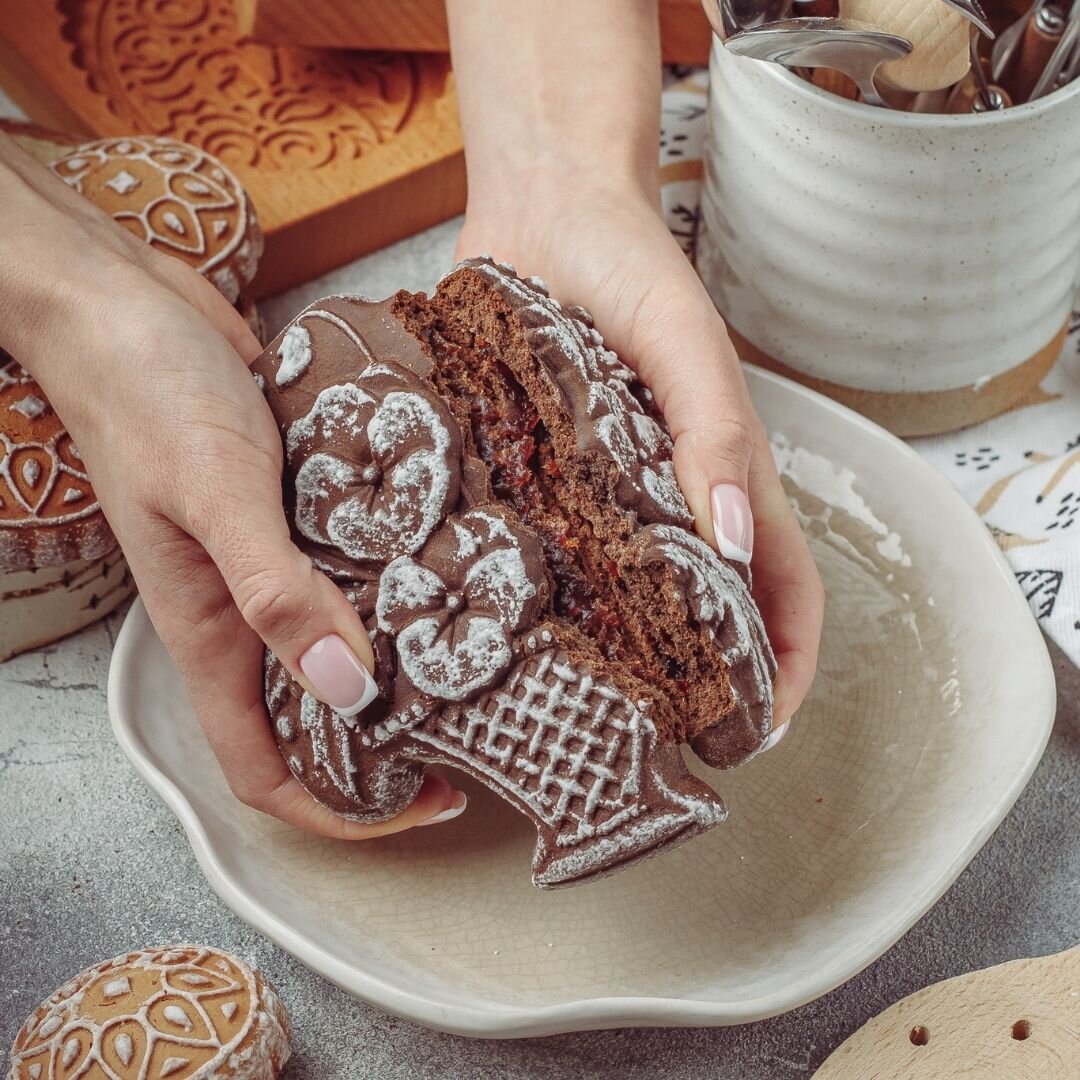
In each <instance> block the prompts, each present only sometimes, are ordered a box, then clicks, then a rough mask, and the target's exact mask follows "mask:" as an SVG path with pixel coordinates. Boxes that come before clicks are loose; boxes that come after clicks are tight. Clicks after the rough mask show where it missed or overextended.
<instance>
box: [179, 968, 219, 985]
mask: <svg viewBox="0 0 1080 1080" xmlns="http://www.w3.org/2000/svg"><path fill="white" fill-rule="evenodd" d="M180 981H181V982H182V983H186V984H187V985H188V986H212V985H213V979H210V978H208V977H207V976H206V975H200V974H198V972H195V971H185V972H184V974H183V975H181V976H180Z"/></svg>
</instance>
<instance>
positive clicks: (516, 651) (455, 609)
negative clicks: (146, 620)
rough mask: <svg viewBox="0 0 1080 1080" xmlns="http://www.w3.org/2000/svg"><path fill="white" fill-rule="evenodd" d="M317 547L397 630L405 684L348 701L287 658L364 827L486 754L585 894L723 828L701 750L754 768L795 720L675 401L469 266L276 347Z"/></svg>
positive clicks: (306, 756)
mask: <svg viewBox="0 0 1080 1080" xmlns="http://www.w3.org/2000/svg"><path fill="white" fill-rule="evenodd" d="M254 370H255V372H256V377H257V379H258V380H259V382H260V384H261V385H262V386H263V388H264V391H265V393H266V396H267V400H268V401H269V403H270V406H271V409H272V411H273V413H274V415H275V417H276V419H277V421H278V423H279V426H280V428H281V432H282V437H283V441H284V444H285V456H286V468H285V476H284V496H285V502H286V506H287V511H288V514H289V517H290V521H291V524H292V528H293V533H294V536H295V538H296V541H297V543H298V544H299V545H300V546H301V547H302V548H303V549H304V550H305V551H307V552H308V553H309V554H310V555H311V557H312V559H313V560H314V561H315V564H316V565H317V566H318V567H320V568H321V569H322V570H324V571H325V572H326V573H328V574H329V575H330V576H332V577H333V578H334V579H335V580H336V581H337V582H338V583H339V584H340V585H341V587H342V588H343V589H344V590H345V593H346V595H347V596H348V597H349V599H350V601H351V602H352V603H353V604H354V606H355V607H356V609H357V611H358V612H359V613H360V615H361V616H362V618H363V619H364V621H365V624H366V625H367V627H368V630H369V632H370V633H371V635H372V640H373V645H374V648H375V652H376V657H377V671H376V677H377V678H378V680H379V684H380V689H381V691H382V693H381V699H380V700H379V701H378V702H376V703H375V704H373V705H372V706H371V707H369V709H368V710H366V711H365V712H364V713H363V714H362V715H361V716H359V717H344V716H341V715H339V714H337V713H336V712H334V710H332V709H331V708H329V707H328V706H325V705H322V704H320V703H319V702H318V701H317V700H315V699H314V698H312V697H310V696H309V695H307V694H306V693H305V692H304V690H303V689H302V687H300V686H299V684H297V683H296V682H295V681H294V680H293V679H292V678H291V676H290V675H289V673H288V672H287V671H286V670H285V668H284V667H283V666H282V665H281V664H280V663H279V662H278V661H277V660H276V658H274V657H273V656H272V655H268V657H267V670H266V692H267V703H268V707H269V710H270V713H271V716H272V718H273V722H274V730H275V735H276V738H277V740H278V743H279V746H280V747H281V750H282V753H283V754H284V755H285V758H286V760H287V762H288V764H289V768H290V769H291V771H292V772H293V774H294V775H295V776H296V777H297V778H298V779H299V780H300V782H301V783H302V784H303V785H304V786H305V787H306V788H307V789H308V791H310V792H311V793H312V794H313V795H314V796H315V797H316V798H318V799H320V800H321V801H322V802H324V803H325V804H327V805H328V806H330V807H332V808H333V809H334V810H335V811H336V812H338V813H340V814H342V815H344V816H346V817H350V818H352V819H355V820H358V821H378V820H384V819H386V818H387V817H390V816H392V815H393V814H396V813H399V812H400V811H401V810H402V809H404V808H405V807H406V806H407V805H408V803H409V802H410V800H411V799H412V798H413V797H414V796H415V794H416V791H417V789H418V787H419V785H420V782H421V779H422V772H423V767H424V765H425V763H441V764H449V765H452V766H454V767H456V768H459V769H462V770H463V771H465V772H468V773H470V774H472V775H473V776H475V777H476V778H478V779H479V780H480V781H482V782H483V783H485V784H487V785H488V786H490V787H491V788H492V789H494V790H495V791H497V792H498V793H499V794H500V795H502V796H503V797H505V798H507V799H508V800H509V801H510V802H511V803H513V804H514V805H515V806H516V807H517V808H518V809H519V810H521V811H522V812H524V813H526V814H527V815H529V817H530V818H531V819H532V820H533V822H534V823H535V824H536V827H537V831H538V844H537V849H536V854H535V858H534V864H533V870H534V881H535V882H536V883H537V884H538V885H541V886H556V885H565V884H571V883H574V882H577V881H581V880H585V879H588V878H592V877H596V876H598V875H600V874H604V873H608V872H611V871H613V870H616V869H618V868H620V867H622V866H624V865H626V864H627V863H629V862H632V861H633V860H635V859H638V858H641V857H643V856H646V855H650V854H654V853H656V852H657V851H660V850H662V849H664V848H666V847H668V846H671V845H672V844H675V843H678V842H681V841H682V840H685V839H687V838H688V837H690V836H693V835H695V834H697V833H700V832H701V831H703V830H704V829H707V828H710V827H711V826H713V825H715V824H716V823H717V822H719V821H720V820H722V819H723V817H724V815H725V810H724V807H723V804H722V802H721V801H720V799H719V798H718V797H717V796H716V794H715V793H714V792H713V791H712V790H711V789H710V788H709V787H707V786H706V785H705V784H703V783H702V782H701V781H699V780H698V779H696V778H695V777H694V776H693V775H692V774H691V773H690V772H689V771H688V770H687V768H686V766H685V764H684V762H683V760H682V757H681V756H680V751H679V745H680V743H683V742H689V743H690V744H691V745H692V746H693V747H694V749H695V750H696V751H697V753H698V754H699V755H700V756H701V757H702V758H703V759H704V760H705V761H706V762H708V763H709V764H711V765H715V766H718V767H723V768H729V767H732V766H734V765H737V764H739V763H741V762H743V761H745V760H747V759H748V758H749V757H751V756H752V755H753V754H754V753H756V752H757V750H758V749H760V747H761V746H762V744H763V742H764V740H765V739H766V738H767V736H768V734H769V731H770V728H771V721H772V679H773V677H774V675H775V671H776V665H775V660H774V659H773V654H772V651H771V649H770V647H769V643H768V640H767V638H766V635H765V631H764V628H763V626H762V623H761V619H760V616H759V614H758V611H757V608H756V607H755V605H754V602H753V600H752V599H751V597H750V582H749V573H748V571H747V570H746V568H745V567H743V566H739V565H734V564H730V563H728V562H726V561H725V560H723V559H722V558H720V557H719V556H718V555H717V553H716V552H715V551H714V550H713V549H712V548H711V547H709V546H708V545H707V544H705V543H704V542H703V541H702V540H701V539H700V538H699V537H698V536H697V535H696V534H695V533H693V532H692V531H691V530H692V527H693V522H692V518H691V515H690V511H689V509H688V507H687V505H686V502H685V500H684V499H683V497H682V494H681V492H680V491H679V488H678V485H677V483H676V482H675V475H674V469H673V467H672V461H671V449H672V447H671V441H670V439H669V437H668V435H667V432H666V430H665V429H664V426H663V424H662V422H661V420H660V418H659V416H658V415H657V413H656V411H655V409H654V408H653V405H652V401H651V397H650V396H649V394H648V392H647V391H646V390H645V389H644V387H642V386H641V385H640V384H639V383H638V382H637V381H636V379H635V378H634V376H633V374H632V373H631V372H630V371H629V370H628V369H627V368H626V367H625V366H624V365H623V364H622V363H621V362H620V361H619V359H618V357H616V356H615V354H614V353H612V352H610V351H609V350H608V349H606V348H605V347H604V345H603V341H602V339H601V338H600V335H599V334H598V333H597V332H596V330H595V328H594V326H593V324H592V321H591V319H590V318H589V317H588V315H587V314H586V313H585V312H583V311H580V310H578V309H575V310H565V309H563V308H562V307H561V306H560V305H559V304H558V302H557V301H555V300H553V299H552V298H551V297H550V296H548V294H547V291H546V288H545V287H544V286H543V284H542V283H541V282H538V281H536V280H534V279H528V280H523V279H521V278H519V277H518V276H517V275H516V274H515V273H514V272H513V270H512V268H510V267H507V266H502V265H499V264H496V263H493V262H492V261H491V260H486V259H480V260H469V261H467V262H466V263H464V264H463V265H462V266H461V267H459V268H458V269H457V270H455V271H454V272H453V273H451V274H450V275H449V276H448V277H447V278H446V279H444V281H443V282H442V283H441V284H440V286H439V288H438V291H437V292H436V294H435V295H434V296H433V297H431V298H429V297H426V296H423V295H409V294H406V293H401V294H399V295H398V296H397V297H395V298H394V299H393V300H391V301H383V302H381V303H374V302H372V301H366V300H362V299H358V298H349V297H332V298H329V299H327V300H324V301H321V302H319V303H317V304H315V305H313V306H312V307H310V308H308V309H307V310H306V311H304V312H302V313H301V314H300V315H299V316H298V317H297V318H296V319H294V320H293V321H292V323H290V324H289V326H287V327H286V328H285V330H284V331H283V332H282V333H281V334H280V335H279V336H278V337H277V339H276V340H275V341H274V342H273V343H272V344H271V345H270V346H269V347H268V348H267V349H266V351H265V352H264V353H263V354H262V356H261V357H260V358H259V359H258V360H257V361H256V362H255V365H254Z"/></svg>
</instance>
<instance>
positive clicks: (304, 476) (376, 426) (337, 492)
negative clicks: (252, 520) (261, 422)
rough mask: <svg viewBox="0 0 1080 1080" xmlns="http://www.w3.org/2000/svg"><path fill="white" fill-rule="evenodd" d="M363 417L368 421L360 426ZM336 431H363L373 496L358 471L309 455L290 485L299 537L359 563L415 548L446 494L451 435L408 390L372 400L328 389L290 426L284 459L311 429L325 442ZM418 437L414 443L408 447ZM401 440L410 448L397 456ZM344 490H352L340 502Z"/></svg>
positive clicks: (356, 391)
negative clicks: (377, 473) (374, 480)
mask: <svg viewBox="0 0 1080 1080" xmlns="http://www.w3.org/2000/svg"><path fill="white" fill-rule="evenodd" d="M365 417H370V419H368V420H367V423H366V425H364V418H365ZM341 429H343V430H344V431H346V432H357V431H360V430H366V434H367V437H368V442H369V444H370V447H371V453H372V456H373V457H374V458H375V460H376V461H377V462H380V463H381V464H382V469H381V473H382V476H381V485H380V487H379V488H378V494H377V495H376V496H374V497H373V495H372V491H373V489H372V487H371V486H370V485H366V484H364V481H363V470H362V469H357V468H355V467H354V466H353V465H351V464H348V463H347V462H344V461H342V460H341V459H340V458H338V457H335V456H334V455H332V454H328V453H317V454H312V455H311V457H309V458H308V459H307V460H306V461H304V463H303V464H302V465H301V466H300V468H299V469H298V470H297V472H296V476H295V481H294V482H295V488H296V518H295V520H296V525H297V527H298V528H299V530H300V532H301V533H302V534H303V535H304V536H306V537H308V539H310V540H315V541H318V542H319V543H323V544H329V545H331V546H333V547H336V548H337V549H338V550H340V551H341V552H343V553H344V554H345V555H347V556H348V557H349V558H351V559H353V560H356V561H358V562H359V561H366V560H380V559H386V558H391V557H393V556H394V555H396V554H401V553H411V552H413V551H416V550H417V549H418V548H420V547H421V546H422V545H423V543H424V542H425V541H426V540H427V538H428V537H429V536H430V535H431V533H432V531H433V530H434V528H435V526H436V525H437V524H438V523H439V520H440V518H441V517H442V514H443V511H444V507H445V505H446V499H447V496H448V494H449V491H450V484H451V476H450V471H449V469H448V468H447V465H446V452H447V450H448V449H449V448H450V432H449V431H448V430H447V428H446V426H445V424H444V423H443V421H442V419H441V418H440V416H439V414H438V413H437V412H436V410H435V408H434V407H433V406H432V404H431V403H430V402H429V401H428V400H427V399H426V398H424V397H423V396H422V395H420V394H417V393H413V392H411V391H404V390H398V391H391V392H389V393H387V394H386V396H385V397H384V398H383V400H382V402H381V403H377V402H376V401H375V400H374V398H372V397H371V396H370V395H369V394H367V393H366V392H365V391H364V390H363V389H361V388H360V387H358V386H354V385H352V384H346V385H344V386H331V387H328V388H327V389H325V390H323V391H322V392H321V393H320V394H319V396H318V397H317V398H316V400H315V404H314V405H313V406H312V408H311V411H310V412H309V413H308V414H307V415H306V416H304V417H301V418H300V419H299V420H297V421H296V422H295V423H294V424H293V425H292V427H291V428H290V429H289V433H288V436H287V439H286V446H287V452H288V454H289V458H290V460H291V461H294V460H295V457H296V455H297V451H298V448H299V446H300V445H301V444H302V443H303V442H304V441H305V440H307V439H309V438H312V437H313V436H314V435H315V434H316V432H318V433H319V434H320V435H322V437H323V438H326V439H330V438H332V437H333V436H334V433H335V432H337V431H338V430H341ZM417 437H419V440H420V442H421V445H415V443H416V442H417ZM407 442H408V443H412V444H413V448H412V450H411V452H410V453H408V454H406V455H405V456H403V457H400V458H398V457H397V455H398V453H399V451H400V449H401V447H402V445H403V444H406V443H407ZM423 444H426V445H423ZM351 489H359V490H358V491H357V493H356V494H349V495H346V496H345V497H344V498H342V497H341V496H342V494H343V493H345V492H346V491H349V490H351ZM327 503H330V504H331V508H330V511H329V514H328V516H327V521H326V526H325V529H323V528H322V527H321V526H320V524H319V520H318V518H319V511H320V510H322V509H325V507H326V505H327Z"/></svg>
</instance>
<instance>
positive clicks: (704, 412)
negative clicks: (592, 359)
mask: <svg viewBox="0 0 1080 1080" xmlns="http://www.w3.org/2000/svg"><path fill="white" fill-rule="evenodd" d="M663 350H664V354H665V355H664V356H663V357H646V356H642V357H641V358H640V361H639V364H640V369H641V370H642V371H644V372H647V373H648V377H649V383H650V386H651V388H652V391H653V394H654V395H655V398H656V401H657V404H658V405H659V406H660V409H661V411H662V412H663V414H664V418H665V420H666V422H667V425H668V428H669V430H670V431H671V437H672V439H673V440H674V443H675V450H674V463H675V474H676V476H677V477H678V480H679V486H680V487H681V488H682V490H683V493H684V494H685V496H686V501H687V502H688V503H689V505H690V510H691V512H692V513H693V515H694V520H695V522H696V524H697V529H698V532H699V533H700V534H701V536H702V538H703V539H704V540H706V541H708V542H710V543H714V544H715V546H716V547H717V549H718V550H719V552H720V554H721V555H723V556H724V557H725V558H727V559H730V560H732V561H733V562H742V563H748V562H749V561H750V556H751V554H752V552H753V549H754V518H753V514H752V512H751V509H750V500H749V499H748V497H747V490H748V483H749V473H750V460H751V456H752V454H753V447H754V425H755V424H756V422H757V421H756V418H755V414H754V412H753V408H752V406H751V404H750V398H749V394H748V393H747V390H746V384H745V382H744V380H743V376H742V371H741V369H740V367H739V361H738V358H737V356H736V354H735V350H734V348H733V347H732V345H731V342H730V340H729V339H728V336H727V331H726V329H725V328H724V324H723V322H722V320H721V319H720V317H719V316H718V315H716V314H715V313H714V312H711V311H707V312H705V313H704V314H702V315H701V316H699V317H698V318H696V319H694V320H689V319H687V320H685V321H682V322H681V323H680V325H679V329H678V333H677V334H673V335H671V336H668V335H665V337H664V344H663Z"/></svg>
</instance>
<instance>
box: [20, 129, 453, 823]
mask: <svg viewBox="0 0 1080 1080" xmlns="http://www.w3.org/2000/svg"><path fill="white" fill-rule="evenodd" d="M0 140H3V137H2V136H0ZM0 204H2V205H3V206H4V207H5V212H6V218H7V224H6V225H5V229H4V233H3V236H2V238H0V301H2V306H3V309H4V312H5V318H4V321H3V325H2V326H0V346H2V347H4V348H6V349H7V350H8V351H9V352H11V353H12V354H13V355H14V356H16V357H17V358H18V359H19V360H20V362H21V363H23V364H24V365H25V366H26V368H27V369H28V370H29V371H30V372H31V374H33V375H34V377H35V378H36V379H37V380H38V382H39V383H40V384H41V385H42V387H43V389H44V390H45V392H46V394H47V395H48V397H49V399H50V401H51V402H52V404H53V407H54V408H55V409H56V410H57V412H58V414H59V415H60V416H61V417H63V419H64V422H65V424H66V426H67V428H68V430H69V431H70V432H71V434H72V437H73V438H74V439H75V442H76V444H77V445H78V447H79V450H80V453H81V455H82V457H83V460H84V461H85V463H86V465H87V469H88V471H89V474H90V477H91V479H92V481H93V484H94V488H95V490H96V492H97V494H98V497H99V499H100V501H101V506H102V508H103V509H104V511H105V515H106V517H107V518H108V521H109V524H110V525H111V526H112V529H113V531H114V532H115V534H116V536H117V538H118V540H119V541H120V544H121V546H122V547H123V550H124V553H125V555H126V557H127V561H128V563H129V565H130V567H131V570H132V573H133V574H134V576H135V580H136V582H137V583H138V586H139V592H140V594H141V596H142V598H143V601H144V603H145V604H146V608H147V611H148V612H149V614H150V617H151V619H152V620H153V622H154V626H155V627H156V629H157V631H158V633H159V635H160V636H161V639H162V641H163V642H164V643H165V645H166V647H167V648H168V650H169V652H170V654H171V655H172V657H173V659H174V660H175V662H176V664H177V667H178V668H179V669H180V672H181V674H182V675H183V678H184V682H185V684H186V686H187V690H188V693H189V695H190V697H191V701H192V703H193V705H194V706H195V710H196V712H197V713H198V716H199V720H200V722H201V724H202V727H203V730H204V731H205V733H206V737H207V739H208V740H209V742H210V745H211V746H212V748H213V750H214V752H215V754H216V755H217V758H218V761H219V762H220V764H221V767H222V769H223V771H224V773H225V777H226V779H227V781H228V783H229V786H230V787H231V788H232V790H233V792H234V793H235V794H236V796H237V797H238V798H239V799H240V800H242V801H243V802H245V803H247V804H248V805H249V806H252V807H255V808H256V809H258V810H262V811H264V812H266V813H268V814H272V815H274V816H275V817H278V818H281V819H282V820H283V821H287V822H289V823H291V824H293V825H296V826H299V827H300V828H303V829H307V830H309V831H311V832H316V833H322V834H324V835H327V836H333V837H339V838H344V839H364V838H367V837H372V836H380V835H383V834H386V833H391V832H398V831H400V830H402V829H406V828H409V827H410V826H413V825H418V824H424V823H427V822H430V821H431V820H432V819H433V818H434V817H435V816H436V815H439V814H443V813H446V812H448V811H453V810H456V809H457V808H458V807H463V806H464V802H463V799H464V796H461V795H460V794H459V793H455V792H454V791H452V790H451V788H450V785H449V784H448V783H447V782H446V781H445V780H443V779H441V778H439V777H435V776H429V777H428V779H427V780H426V781H425V783H424V786H423V787H422V788H421V790H420V793H419V795H418V796H417V798H416V800H415V801H414V802H413V804H412V805H411V806H410V807H409V808H408V809H407V810H406V811H405V812H404V813H403V814H401V815H400V816H399V817H397V818H395V819H394V820H392V821H388V822H384V823H381V824H378V825H360V824H355V823H352V822H349V821H346V820H345V819H343V818H340V817H338V816H336V815H335V814H333V813H332V812H331V811H330V810H328V809H327V808H325V807H323V806H321V805H320V804H318V803H317V802H316V801H315V800H314V799H313V798H312V797H311V796H310V795H308V794H307V792H305V791H304V789H303V788H302V787H301V786H300V784H299V783H298V782H297V781H296V780H295V779H293V778H292V776H291V775H290V773H289V771H288V769H287V768H286V766H285V763H284V761H283V760H282V757H281V755H280V754H279V752H278V750H277V747H276V745H275V743H274V739H273V736H272V734H271V731H270V722H269V718H268V716H267V713H266V708H265V705H264V701H263V674H262V672H263V644H264V642H265V644H266V645H269V646H270V648H271V649H273V651H274V652H275V653H276V654H277V656H278V657H279V658H280V659H281V660H282V662H283V663H284V664H285V665H286V667H288V668H289V670H290V671H291V672H292V674H293V675H294V676H295V677H296V678H297V679H299V680H300V681H301V682H302V683H303V684H304V686H305V687H306V688H307V689H308V690H310V691H311V692H313V693H314V694H315V695H316V696H317V697H318V698H320V699H321V700H323V701H325V702H328V703H329V704H331V705H334V706H335V707H337V708H339V709H342V710H348V709H355V708H356V707H357V706H359V705H362V704H364V703H366V702H367V701H370V700H371V698H372V697H373V696H374V693H375V689H374V680H373V679H372V678H371V676H370V674H368V672H369V671H370V670H372V668H373V665H374V660H373V656H372V652H371V646H370V643H369V642H368V638H367V634H366V632H365V630H364V626H363V623H362V622H361V620H360V618H359V616H358V615H357V614H356V612H355V611H354V610H353V608H352V606H351V605H350V604H349V603H348V601H347V600H346V599H345V597H344V596H343V595H342V594H341V592H340V591H339V590H338V589H337V588H336V586H334V585H333V584H332V583H331V582H330V581H329V579H327V578H326V577H325V576H324V575H323V574H321V573H320V572H318V571H317V570H315V569H314V567H313V566H312V564H311V561H310V560H309V559H308V558H307V557H306V556H305V555H303V554H302V553H301V552H300V551H299V550H298V549H297V548H296V547H295V546H294V545H293V543H292V541H291V539H290V536H289V529H288V525H287V523H286V519H285V514H284V512H283V509H282V504H281V479H280V476H281V465H282V451H281V440H280V437H279V435H278V431H277V427H276V425H275V423H274V420H273V417H272V416H271V414H270V410H269V408H268V407H267V405H266V402H265V401H264V400H263V398H262V395H261V394H260V392H259V390H258V388H257V386H256V385H255V381H254V379H253V378H252V376H251V374H250V372H249V371H248V368H247V364H248V363H250V361H251V360H252V359H254V357H255V356H257V355H258V353H259V351H260V345H259V343H258V341H257V340H256V339H255V337H254V335H253V334H252V333H251V331H250V330H249V329H248V327H247V326H246V324H245V323H244V321H243V319H242V318H241V317H240V316H239V315H238V314H237V313H236V311H234V310H233V308H232V307H231V306H230V305H229V303H228V302H227V301H226V300H225V299H224V298H223V297H222V296H221V295H220V294H219V293H218V292H217V291H216V290H215V289H214V288H213V287H212V286H211V285H209V284H208V283H207V282H206V281H205V280H203V279H202V278H201V277H200V276H199V275H198V274H197V273H196V272H195V271H193V270H192V269H190V268H189V267H188V266H187V265H185V264H184V263H182V262H180V261H179V260H177V259H173V258H170V257H169V256H165V255H161V254H158V253H157V252H155V251H154V250H153V249H151V248H150V247H149V246H147V245H146V244H143V243H142V242H140V241H139V240H137V239H136V238H135V237H133V236H131V235H130V234H129V233H127V232H126V231H125V230H123V229H122V228H120V227H119V226H118V225H116V224H115V223H114V222H113V221H112V220H111V219H110V218H108V217H107V216H106V215H104V214H102V213H100V212H99V211H97V210H96V209H95V208H94V207H93V206H91V205H90V204H89V203H88V202H86V201H85V200H84V199H82V198H81V197H80V196H78V195H76V194H75V193H73V192H71V191H70V190H69V189H68V188H67V187H66V185H64V184H63V183H62V182H61V181H59V180H57V179H55V178H54V177H52V176H51V175H49V174H48V173H46V172H45V170H43V169H41V167H40V166H38V165H37V164H36V163H34V162H33V161H31V160H30V159H29V157H27V156H26V155H23V154H22V153H21V151H19V150H18V148H17V147H15V145H14V144H13V143H11V142H10V141H9V140H3V141H0ZM9 211H10V212H9ZM447 816H450V814H448V815H447Z"/></svg>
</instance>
